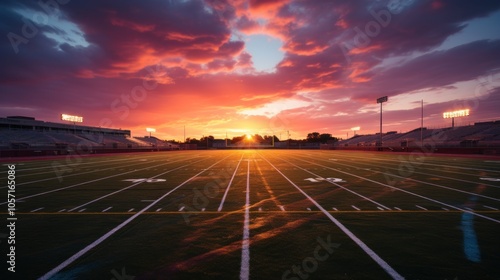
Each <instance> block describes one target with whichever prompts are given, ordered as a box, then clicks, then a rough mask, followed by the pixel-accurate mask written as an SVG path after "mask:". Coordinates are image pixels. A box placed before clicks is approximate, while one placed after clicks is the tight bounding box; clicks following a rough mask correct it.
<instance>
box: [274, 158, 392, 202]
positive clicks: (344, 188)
mask: <svg viewBox="0 0 500 280" xmlns="http://www.w3.org/2000/svg"><path fill="white" fill-rule="evenodd" d="M284 161H285V162H287V163H289V164H291V165H293V166H295V167H297V168H299V169H301V170H303V171H305V172H307V173H309V174H311V175H313V176H315V177H316V178H321V176H320V175H318V174H315V173H313V172H311V171H309V170H307V169H305V168H302V167H300V166H298V165H296V164H293V163H292V162H290V161H287V160H284ZM327 182H328V183H330V184H333V185H335V186H337V187H339V188H341V189H343V190H346V191H348V192H350V193H352V194H355V195H357V196H359V197H361V198H363V199H365V200H368V201H370V202H371V203H373V204H375V205H377V206H380V207H382V208H384V209H387V210H390V209H391V208H389V207H387V206H385V205H383V204H381V203H378V202H376V201H375V200H373V199H371V198H369V197H366V196H364V195H362V194H360V193H357V192H355V191H353V190H351V189H348V188H346V187H344V186H342V185H340V184H338V183H335V182H331V181H327Z"/></svg>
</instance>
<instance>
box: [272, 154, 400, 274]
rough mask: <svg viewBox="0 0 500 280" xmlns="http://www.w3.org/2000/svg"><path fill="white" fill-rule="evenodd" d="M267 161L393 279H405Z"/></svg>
mask: <svg viewBox="0 0 500 280" xmlns="http://www.w3.org/2000/svg"><path fill="white" fill-rule="evenodd" d="M262 158H263V159H264V160H265V161H267V162H268V163H269V164H270V165H271V166H272V167H273V168H274V169H275V170H276V171H277V172H278V173H279V174H281V176H283V178H285V179H286V180H287V181H288V182H289V183H290V184H292V185H293V186H294V187H295V188H296V189H297V190H298V191H299V192H301V193H302V194H303V195H304V196H305V197H306V198H307V199H309V201H311V202H312V203H313V204H314V205H316V207H318V208H319V209H320V210H321V212H323V214H325V215H326V216H327V217H328V218H329V219H330V220H331V221H332V222H333V223H334V224H335V225H336V226H337V227H338V228H340V230H342V231H343V232H344V233H345V234H346V235H347V236H349V238H351V240H352V241H354V242H355V243H356V244H357V245H358V246H359V247H360V248H361V249H362V250H363V251H365V253H366V254H368V256H370V257H371V258H372V259H373V260H374V261H375V262H376V263H377V264H378V265H379V266H380V267H381V268H382V269H384V270H385V271H386V272H387V273H388V274H389V275H390V276H391V277H392V278H393V279H398V280H403V279H404V277H403V276H401V275H400V274H399V273H398V272H397V271H395V270H394V269H393V268H392V267H391V266H390V265H389V264H388V263H387V262H386V261H384V260H383V259H382V258H381V257H380V256H379V255H377V253H375V252H374V251H373V250H372V249H370V248H369V247H368V245H366V244H365V243H364V242H363V241H361V239H359V238H358V237H357V236H356V235H354V233H352V232H351V231H350V230H349V229H348V228H346V227H345V226H344V225H343V224H342V223H341V222H339V221H338V220H337V219H335V218H334V217H333V216H332V215H331V214H330V213H329V212H328V211H326V210H325V209H324V208H323V207H322V206H321V205H320V204H319V203H318V202H316V200H314V199H313V198H312V197H310V196H309V195H308V194H307V193H305V192H304V191H303V190H302V189H301V188H300V187H299V186H297V185H296V184H295V183H294V182H293V181H292V180H290V179H289V178H288V177H287V176H285V174H283V173H282V172H281V171H280V170H279V169H278V168H276V166H274V165H273V164H272V163H271V162H269V161H268V160H267V159H266V158H264V157H262Z"/></svg>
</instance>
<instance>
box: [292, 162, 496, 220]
mask: <svg viewBox="0 0 500 280" xmlns="http://www.w3.org/2000/svg"><path fill="white" fill-rule="evenodd" d="M301 160H302V161H304V162H307V163H310V164H315V165H319V166H323V167H326V168H328V169H330V170H335V171H337V172H340V173H343V174H347V175H349V176H352V177H356V178H359V179H362V180H365V181H368V182H372V183H374V184H377V185H381V186H384V187H388V188H391V189H394V190H398V191H400V192H404V193H407V194H410V195H413V196H416V197H420V198H423V199H425V200H428V201H432V202H434V203H437V204H441V205H443V206H446V207H448V208H452V209H455V210H458V211H462V212H464V213H469V214H472V215H475V216H478V217H481V218H483V219H486V220H490V221H492V222H495V223H499V224H500V220H497V219H494V218H491V217H488V216H485V215H481V214H479V213H476V212H472V211H468V210H465V209H462V208H460V207H456V206H453V205H451V204H448V203H445V202H442V201H439V200H436V199H432V198H430V197H426V196H423V195H419V194H417V193H414V192H410V191H407V190H404V189H401V188H397V187H393V186H391V185H388V184H384V183H380V182H378V181H375V180H371V179H368V178H365V177H361V176H358V175H354V174H352V173H349V172H344V171H341V170H339V169H337V168H331V167H328V166H324V165H321V164H317V163H314V162H311V161H307V160H303V159H301Z"/></svg>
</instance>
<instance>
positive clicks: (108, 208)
mask: <svg viewBox="0 0 500 280" xmlns="http://www.w3.org/2000/svg"><path fill="white" fill-rule="evenodd" d="M111 208H113V206H109V207H108V208H106V209H104V210H102V211H101V212H103V213H104V212H106V211H108V210H109V209H111Z"/></svg>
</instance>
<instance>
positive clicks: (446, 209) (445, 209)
mask: <svg viewBox="0 0 500 280" xmlns="http://www.w3.org/2000/svg"><path fill="white" fill-rule="evenodd" d="M441 209H443V210H444V211H450V209H448V208H444V207H441Z"/></svg>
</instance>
